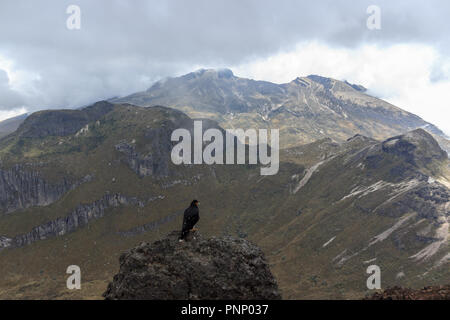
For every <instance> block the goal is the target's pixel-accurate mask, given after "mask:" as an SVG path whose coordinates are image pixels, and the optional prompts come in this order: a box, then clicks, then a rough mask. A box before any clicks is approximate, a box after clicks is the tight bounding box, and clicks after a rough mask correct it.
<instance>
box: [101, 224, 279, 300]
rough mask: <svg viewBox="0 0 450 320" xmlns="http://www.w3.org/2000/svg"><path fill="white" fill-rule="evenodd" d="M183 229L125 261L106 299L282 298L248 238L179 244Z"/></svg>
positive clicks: (133, 252) (197, 238)
mask: <svg viewBox="0 0 450 320" xmlns="http://www.w3.org/2000/svg"><path fill="white" fill-rule="evenodd" d="M178 235H179V232H178V231H174V232H172V233H171V234H169V235H168V236H167V237H166V238H164V239H162V240H158V241H156V242H154V243H153V244H149V243H145V242H144V243H142V244H141V245H140V246H138V247H136V248H133V249H131V250H129V251H127V252H125V253H124V254H122V255H121V257H120V271H119V273H118V274H117V275H115V276H114V279H113V281H112V282H111V283H110V284H109V286H108V289H107V290H106V292H105V293H104V294H103V296H104V297H105V298H106V299H145V300H146V299H149V300H150V299H151V300H153V299H157V300H169V299H174V300H178V299H189V300H191V299H192V300H198V299H201V300H203V299H226V300H228V299H238V300H247V299H280V298H281V296H280V293H279V292H278V286H277V283H276V282H275V279H274V277H273V276H272V274H271V272H270V270H269V267H268V264H267V262H266V260H265V257H264V254H263V253H262V251H261V250H260V249H259V248H258V247H257V246H255V245H253V244H251V243H250V242H248V241H246V240H243V239H234V238H230V237H223V238H210V239H204V238H203V237H201V235H199V234H195V235H194V236H193V237H192V239H191V240H190V241H184V242H181V243H180V242H178Z"/></svg>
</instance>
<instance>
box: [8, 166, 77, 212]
mask: <svg viewBox="0 0 450 320" xmlns="http://www.w3.org/2000/svg"><path fill="white" fill-rule="evenodd" d="M76 185H77V184H76V183H73V182H72V181H69V180H68V179H66V178H64V179H63V180H62V182H60V183H58V184H51V183H49V182H47V181H46V180H44V179H43V178H42V177H41V176H40V174H39V173H38V172H36V171H29V170H26V169H25V168H24V167H23V166H21V165H15V166H13V167H12V168H11V169H8V170H2V169H0V213H2V212H3V213H10V212H13V211H16V210H19V209H25V208H29V207H32V206H46V205H49V204H51V203H53V202H55V201H56V200H58V199H59V198H60V197H61V196H62V195H63V194H65V193H66V192H67V191H69V190H71V189H72V188H74V187H75V186H76Z"/></svg>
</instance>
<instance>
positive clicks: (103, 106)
mask: <svg viewBox="0 0 450 320" xmlns="http://www.w3.org/2000/svg"><path fill="white" fill-rule="evenodd" d="M113 108H114V105H113V104H112V103H109V102H106V101H100V102H97V103H95V104H93V105H92V106H89V107H87V108H84V109H81V110H44V111H39V112H35V113H33V114H31V115H30V116H29V117H27V118H26V119H25V121H24V122H23V123H22V124H21V125H20V126H19V128H18V129H17V132H18V135H19V136H20V137H23V138H43V137H47V136H68V135H72V134H75V133H77V132H78V131H79V130H80V129H82V128H83V127H85V126H86V125H87V124H88V123H89V122H93V121H96V120H98V119H100V118H101V117H102V116H104V115H105V114H107V113H108V112H110V111H111V110H112V109H113Z"/></svg>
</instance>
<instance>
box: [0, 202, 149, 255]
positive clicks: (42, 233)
mask: <svg viewBox="0 0 450 320" xmlns="http://www.w3.org/2000/svg"><path fill="white" fill-rule="evenodd" d="M122 205H123V206H128V205H134V206H139V207H143V206H144V202H142V201H140V200H138V199H137V198H135V197H127V196H124V195H122V194H106V195H105V196H103V197H102V198H101V199H99V200H97V201H94V202H93V203H89V204H80V205H79V206H77V207H76V208H75V210H73V211H72V212H71V213H70V214H69V215H68V216H65V217H60V218H57V219H54V220H50V221H48V222H46V223H44V224H41V225H38V226H36V227H34V228H33V229H32V230H31V231H30V232H27V233H24V234H19V235H17V236H15V237H14V238H12V239H9V238H6V237H3V236H0V251H1V250H2V249H5V248H8V247H14V248H18V247H23V246H26V245H29V244H31V243H33V242H36V241H39V240H45V239H48V238H51V237H57V236H62V235H65V234H67V233H70V232H73V231H75V230H77V229H78V228H82V227H84V226H86V225H87V224H88V223H89V221H90V220H94V219H98V218H101V217H103V216H104V215H105V210H106V209H108V208H116V207H119V206H122Z"/></svg>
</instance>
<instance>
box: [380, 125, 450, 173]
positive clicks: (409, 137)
mask: <svg viewBox="0 0 450 320" xmlns="http://www.w3.org/2000/svg"><path fill="white" fill-rule="evenodd" d="M382 147H383V151H385V152H387V153H392V154H396V155H398V156H401V157H403V158H405V159H406V160H407V161H408V162H410V163H413V164H425V165H426V164H428V163H430V162H431V161H432V160H444V159H447V153H446V152H445V151H444V150H442V149H441V148H440V146H439V144H438V142H437V141H436V140H435V139H434V138H433V136H432V135H431V134H429V133H428V132H426V131H425V130H423V129H420V128H419V129H416V130H413V131H410V132H408V133H405V134H403V135H400V136H396V137H392V138H389V139H387V140H385V141H384V142H383V143H382Z"/></svg>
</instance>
